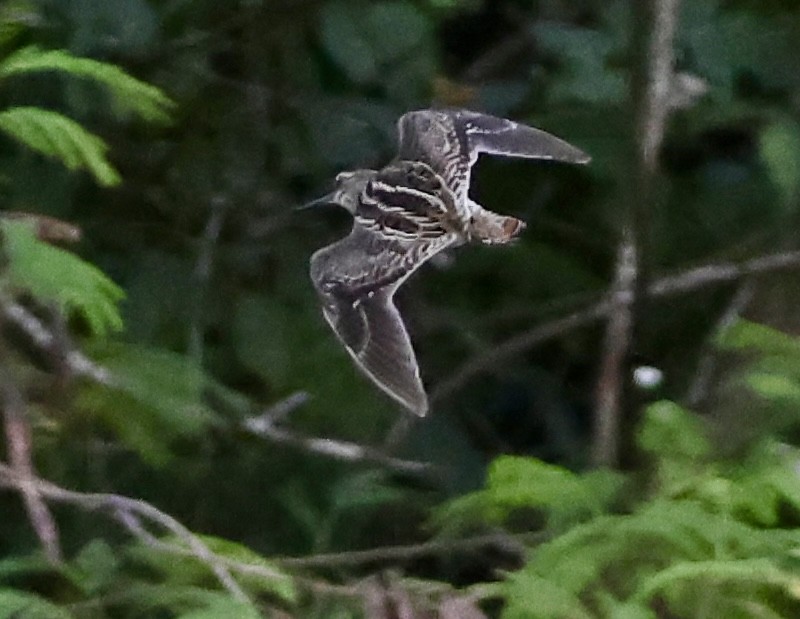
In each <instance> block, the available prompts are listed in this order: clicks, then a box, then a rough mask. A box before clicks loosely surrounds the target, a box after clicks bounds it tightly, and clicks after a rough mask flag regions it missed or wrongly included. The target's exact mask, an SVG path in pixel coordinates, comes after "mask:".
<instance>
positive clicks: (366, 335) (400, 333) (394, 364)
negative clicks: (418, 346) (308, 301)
mask: <svg viewBox="0 0 800 619" xmlns="http://www.w3.org/2000/svg"><path fill="white" fill-rule="evenodd" d="M393 288H394V287H386V288H382V289H380V290H378V291H376V292H374V293H373V294H371V295H368V296H366V297H364V298H362V299H361V300H359V301H356V302H352V301H350V300H349V299H346V298H339V299H334V300H333V303H332V304H330V305H327V306H324V307H323V314H324V316H325V319H326V320H327V321H328V323H329V324H330V326H331V327H332V328H333V330H334V332H335V333H336V335H337V336H339V339H340V340H341V341H342V343H343V344H344V346H345V348H346V349H347V352H348V353H350V356H351V357H352V358H353V360H354V361H355V362H356V364H357V365H358V367H359V369H361V370H362V371H363V372H364V373H365V374H366V375H367V376H368V377H369V378H371V379H372V381H373V382H374V383H375V384H376V385H377V386H378V387H380V388H381V389H382V390H383V391H385V392H386V393H387V394H388V395H390V396H391V397H392V398H394V399H395V400H397V401H398V402H399V403H400V404H402V405H403V406H404V407H405V408H407V409H408V410H410V411H411V412H413V413H414V414H416V415H419V416H423V415H425V414H426V413H427V412H428V397H427V396H426V394H425V389H424V387H423V386H422V380H421V378H420V375H419V366H418V365H417V360H416V357H415V355H414V349H413V348H412V346H411V340H410V339H409V337H408V332H407V331H406V328H405V325H404V324H403V321H402V318H401V317H400V312H398V311H397V308H396V307H395V306H394V303H393V302H392V294H393V292H394V289H393Z"/></svg>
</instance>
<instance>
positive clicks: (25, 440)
mask: <svg viewBox="0 0 800 619" xmlns="http://www.w3.org/2000/svg"><path fill="white" fill-rule="evenodd" d="M2 346H3V343H2V341H0V348H2ZM0 403H2V411H3V427H4V430H5V436H6V442H7V444H8V459H9V462H10V465H11V468H12V469H13V470H14V471H15V472H16V473H17V475H19V476H20V478H22V479H31V478H34V477H35V475H36V473H35V469H34V465H33V455H32V453H31V452H32V449H33V442H32V431H31V424H30V420H29V419H28V415H27V411H26V405H25V400H24V398H23V396H22V393H20V391H19V389H18V388H17V385H16V383H15V381H14V380H13V378H12V377H11V376H10V375H9V373H8V371H7V368H6V367H4V366H3V365H2V364H0ZM18 489H19V492H20V494H21V495H22V498H23V501H24V503H25V509H26V511H27V512H28V518H29V519H30V522H31V526H32V527H33V530H34V531H35V532H36V536H37V537H38V538H39V542H40V543H41V545H42V548H43V549H44V551H45V554H46V555H47V558H48V560H49V561H51V562H52V563H60V562H61V561H62V558H63V555H62V553H61V543H60V542H59V535H58V526H57V525H56V521H55V519H54V518H53V514H51V513H50V510H49V509H48V507H47V504H46V503H45V502H44V501H43V500H42V497H41V496H40V494H39V493H38V492H37V490H36V488H35V487H33V486H32V485H31V484H27V483H25V484H21V485H20V486H19V488H18Z"/></svg>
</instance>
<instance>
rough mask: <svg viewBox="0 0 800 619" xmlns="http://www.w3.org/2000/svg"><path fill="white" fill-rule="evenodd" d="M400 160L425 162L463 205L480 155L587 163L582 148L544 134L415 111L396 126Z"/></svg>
mask: <svg viewBox="0 0 800 619" xmlns="http://www.w3.org/2000/svg"><path fill="white" fill-rule="evenodd" d="M397 127H398V133H399V142H400V149H399V153H398V157H399V158H400V159H404V160H411V161H423V162H425V163H427V164H428V165H430V166H431V167H432V168H433V169H434V170H435V171H436V172H437V173H439V174H441V175H442V176H443V177H444V178H445V180H446V181H447V183H448V185H449V186H450V187H451V188H452V189H453V190H454V191H455V192H456V195H458V196H459V197H461V198H462V199H465V198H466V195H467V192H468V190H469V181H470V169H471V167H472V165H473V164H474V163H475V162H476V161H477V159H478V155H479V154H480V153H488V154H491V155H500V156H504V157H522V158H526V159H546V160H552V161H563V162H566V163H588V162H589V159H590V157H589V156H588V155H587V154H586V153H584V152H583V151H581V150H580V149H578V148H575V147H574V146H572V145H571V144H568V143H567V142H565V141H564V140H561V139H559V138H557V137H555V136H554V135H551V134H549V133H547V132H545V131H541V130H540V129H535V128H533V127H528V126H527V125H521V124H519V123H517V122H514V121H513V120H507V119H505V118H498V117H496V116H490V115H488V114H480V113H478V112H471V111H469V110H417V111H414V112H408V113H407V114H404V115H403V116H401V117H400V120H398V122H397Z"/></svg>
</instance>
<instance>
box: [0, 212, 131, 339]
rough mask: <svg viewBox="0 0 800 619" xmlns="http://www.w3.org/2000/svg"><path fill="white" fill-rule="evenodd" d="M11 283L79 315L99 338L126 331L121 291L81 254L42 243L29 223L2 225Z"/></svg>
mask: <svg viewBox="0 0 800 619" xmlns="http://www.w3.org/2000/svg"><path fill="white" fill-rule="evenodd" d="M0 231H2V234H3V238H4V241H5V242H4V248H5V251H6V253H7V255H8V258H9V268H8V276H9V280H10V284H11V285H12V286H13V287H15V288H17V289H19V290H23V291H27V292H30V293H31V294H32V295H34V296H35V297H37V298H39V299H40V300H42V301H45V302H54V303H56V304H57V305H58V306H59V308H61V309H62V310H63V311H65V312H67V313H69V312H76V313H78V314H80V315H81V316H82V317H83V318H84V319H85V320H86V323H87V325H88V326H89V329H90V330H91V332H92V333H94V334H96V335H105V334H107V333H109V332H110V331H118V330H120V329H122V317H121V316H120V313H119V308H118V304H119V302H120V300H121V299H122V298H123V297H124V293H123V291H122V289H121V288H119V286H117V285H116V284H115V283H114V282H112V281H111V280H110V279H109V278H108V277H107V276H106V275H105V274H104V273H103V272H102V271H100V270H99V269H98V268H97V267H95V266H94V265H92V264H90V263H88V262H85V261H84V260H81V259H80V258H78V257H77V256H76V255H75V254H73V253H70V252H68V251H65V250H63V249H60V248H58V247H53V246H52V245H48V244H47V243H45V242H43V241H40V240H39V239H37V238H36V233H35V231H34V229H33V227H32V226H31V225H29V224H27V223H25V222H18V221H10V220H0Z"/></svg>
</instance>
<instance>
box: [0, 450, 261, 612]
mask: <svg viewBox="0 0 800 619" xmlns="http://www.w3.org/2000/svg"><path fill="white" fill-rule="evenodd" d="M0 487H4V488H12V489H15V490H19V491H23V490H24V489H28V488H29V489H32V490H33V491H35V492H36V493H37V494H39V495H40V496H42V497H44V498H45V499H47V500H48V501H55V502H60V503H70V504H72V505H77V506H79V507H81V508H83V509H86V510H92V511H103V512H107V513H109V514H110V515H111V516H112V517H113V518H115V519H116V520H117V521H118V522H120V523H122V525H123V526H125V527H126V528H128V530H130V531H131V532H134V531H139V530H140V529H136V528H135V527H131V523H132V522H133V521H134V520H135V519H136V518H137V517H141V518H145V519H146V520H148V521H150V522H152V523H154V524H157V525H158V526H160V527H162V528H163V529H165V530H167V531H169V532H170V533H172V534H173V535H175V537H177V538H178V539H179V540H181V541H182V542H183V543H184V544H186V546H187V548H188V550H189V551H191V553H192V554H193V555H194V556H195V557H197V558H198V559H199V560H200V561H202V562H203V563H205V564H206V565H208V566H209V568H210V569H211V570H212V572H213V573H214V575H215V576H216V577H217V580H218V581H219V582H220V584H221V585H222V586H223V587H224V588H225V589H226V590H227V591H228V592H229V593H230V594H231V595H232V596H233V597H235V598H236V599H238V600H241V601H246V600H247V599H248V598H247V595H246V594H245V593H244V591H243V590H242V589H241V587H240V586H239V585H238V583H237V582H236V581H235V580H234V579H233V577H232V576H231V574H230V571H229V570H228V568H227V567H226V566H225V564H224V562H223V561H221V560H220V557H218V556H217V555H215V554H214V553H213V552H212V551H211V550H210V549H209V548H208V546H207V545H206V544H205V543H204V542H203V540H201V539H200V538H199V537H197V536H196V535H194V534H193V533H192V532H191V531H189V529H187V528H186V527H185V526H183V525H182V524H181V523H180V522H178V521H177V520H175V518H173V517H172V516H170V515H169V514H166V513H164V512H162V511H161V510H159V509H157V508H156V507H154V506H153V505H151V504H150V503H147V502H146V501H141V500H139V499H132V498H130V497H125V496H121V495H117V494H106V493H84V492H75V491H73V490H67V489H65V488H62V487H60V486H57V485H55V484H53V483H51V482H48V481H44V480H42V479H39V478H36V477H31V476H26V475H20V474H19V473H18V472H17V471H16V470H14V469H12V468H11V467H10V466H8V465H6V464H2V463H0ZM134 534H136V533H134ZM141 539H142V540H143V541H144V542H145V543H151V542H152V539H153V537H152V536H151V535H144V536H142V538H141Z"/></svg>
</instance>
